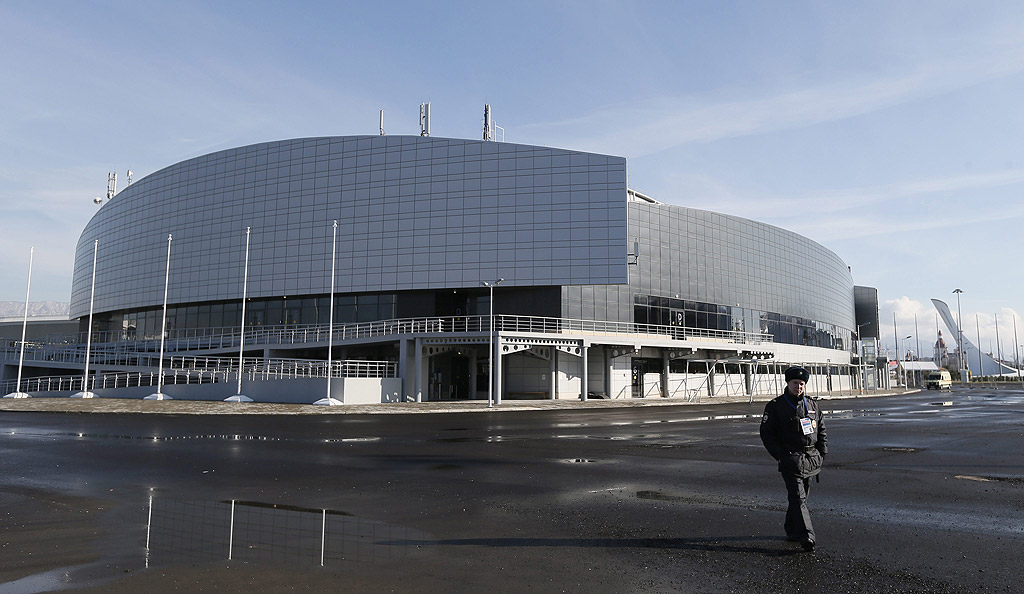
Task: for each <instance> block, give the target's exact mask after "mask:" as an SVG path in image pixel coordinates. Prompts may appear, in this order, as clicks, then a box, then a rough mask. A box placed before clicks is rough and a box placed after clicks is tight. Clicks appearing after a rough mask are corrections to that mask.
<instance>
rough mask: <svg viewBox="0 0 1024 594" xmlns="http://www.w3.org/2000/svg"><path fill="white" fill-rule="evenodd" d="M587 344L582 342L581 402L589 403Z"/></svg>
mask: <svg viewBox="0 0 1024 594" xmlns="http://www.w3.org/2000/svg"><path fill="white" fill-rule="evenodd" d="M587 349H588V347H587V343H586V342H582V346H581V347H580V369H581V370H582V371H581V372H580V400H582V401H583V402H586V401H587Z"/></svg>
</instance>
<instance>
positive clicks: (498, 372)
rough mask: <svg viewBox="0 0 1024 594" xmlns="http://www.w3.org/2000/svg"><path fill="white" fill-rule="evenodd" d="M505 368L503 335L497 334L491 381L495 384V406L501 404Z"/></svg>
mask: <svg viewBox="0 0 1024 594" xmlns="http://www.w3.org/2000/svg"><path fill="white" fill-rule="evenodd" d="M503 370H504V366H503V365H502V364H501V333H500V332H498V333H495V337H494V377H492V378H491V381H492V382H494V404H495V406H497V405H499V404H501V391H502V390H503V389H504V382H503V381H501V380H502V371H503Z"/></svg>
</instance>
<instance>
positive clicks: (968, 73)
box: [520, 41, 1024, 158]
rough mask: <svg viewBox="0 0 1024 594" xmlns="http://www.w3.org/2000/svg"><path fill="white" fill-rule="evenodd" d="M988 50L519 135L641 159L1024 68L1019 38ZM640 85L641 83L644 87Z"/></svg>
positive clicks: (613, 111) (666, 101) (664, 101)
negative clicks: (903, 68) (910, 67)
mask: <svg viewBox="0 0 1024 594" xmlns="http://www.w3.org/2000/svg"><path fill="white" fill-rule="evenodd" d="M990 47H991V48H992V49H991V50H990V51H988V52H982V53H981V54H979V55H974V56H971V57H968V58H962V59H958V60H954V61H943V62H934V63H925V64H922V65H918V66H917V67H916V68H915V69H913V70H910V71H907V72H902V73H896V74H890V75H887V76H879V77H874V78H860V79H842V80H838V81H824V82H820V83H817V84H813V85H809V86H806V87H804V88H794V89H791V90H789V91H785V92H781V93H778V94H776V95H773V96H763V97H758V98H754V99H747V98H742V99H737V98H725V99H722V98H718V97H715V98H696V97H687V96H675V97H658V98H648V99H644V100H638V99H637V98H636V97H630V100H629V101H628V102H625V103H622V104H617V105H609V106H605V107H601V108H598V109H595V110H593V111H592V112H590V113H588V114H586V115H584V116H582V117H578V118H575V119H571V120H564V121H559V122H544V123H536V124H531V125H527V126H523V127H521V128H520V131H521V133H523V134H524V135H525V136H528V137H531V138H537V139H540V140H543V141H549V140H550V139H557V140H558V144H567V143H568V144H570V145H571V146H574V147H580V148H582V149H584V150H592V151H597V152H605V153H611V154H617V155H624V156H626V157H628V158H637V157H642V156H647V155H652V154H655V153H659V152H662V151H665V150H668V149H671V148H674V147H677V146H681V145H685V144H689V143H695V142H710V141H715V140H722V139H726V138H734V137H739V136H746V135H751V134H763V133H768V132H776V131H780V130H787V129H793V128H801V127H806V126H811V125H814V124H818V123H822V122H829V121H835V120H841V119H846V118H850V117H854V116H858V115H862V114H867V113H871V112H874V111H877V110H880V109H885V108H887V107H891V106H894V105H899V104H903V103H907V102H911V101H917V100H921V99H924V98H928V97H932V96H935V95H939V94H942V93H948V92H950V91H953V90H956V89H962V88H966V87H970V86H973V85H977V84H979V83H982V82H985V81H988V80H993V79H998V78H1001V77H1004V76H1007V75H1011V74H1015V73H1019V72H1022V71H1024V51H1021V44H1020V43H1019V42H1018V43H1017V44H1016V45H1015V47H1014V48H1007V47H1006V44H1005V43H1004V42H998V43H997V42H995V41H993V42H992V43H991V45H990ZM640 90H641V91H642V89H640Z"/></svg>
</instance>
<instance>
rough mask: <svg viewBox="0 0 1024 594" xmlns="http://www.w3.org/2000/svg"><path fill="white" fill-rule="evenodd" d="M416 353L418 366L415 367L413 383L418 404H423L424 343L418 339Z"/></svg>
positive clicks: (415, 357)
mask: <svg viewBox="0 0 1024 594" xmlns="http://www.w3.org/2000/svg"><path fill="white" fill-rule="evenodd" d="M415 345H416V346H415V349H416V351H415V353H413V356H414V359H415V361H416V364H415V365H414V367H415V368H416V369H415V370H414V373H415V381H414V382H413V386H414V389H413V395H414V396H415V398H416V402H423V341H422V339H419V338H417V339H416V341H415Z"/></svg>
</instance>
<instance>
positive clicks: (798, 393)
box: [761, 367, 828, 551]
mask: <svg viewBox="0 0 1024 594" xmlns="http://www.w3.org/2000/svg"><path fill="white" fill-rule="evenodd" d="M808 379H810V373H808V371H807V370H806V369H804V368H803V367H790V368H789V369H787V370H786V390H785V391H784V392H783V393H782V395H781V396H779V397H777V398H775V399H774V400H771V401H769V402H768V404H766V405H765V407H764V416H763V417H761V442H762V443H764V447H765V449H767V450H768V453H769V454H771V455H772V458H775V459H776V460H778V462H779V472H780V473H782V480H783V481H785V483H786V492H787V494H788V497H789V508H788V509H787V510H786V523H785V528H786V540H789V541H793V542H799V543H800V544H801V545H803V548H804V550H805V551H813V550H814V545H815V538H814V528H813V527H812V526H811V513H810V511H808V509H807V493H808V491H810V488H811V477H815V476H817V475H818V473H819V472H820V471H821V463H822V460H823V459H824V457H825V455H826V454H827V453H828V438H827V436H826V434H825V422H824V417H823V415H822V412H821V409H819V408H818V403H817V402H815V401H814V399H809V398H807V396H806V395H805V394H804V386H805V385H806V384H807V380H808Z"/></svg>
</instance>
